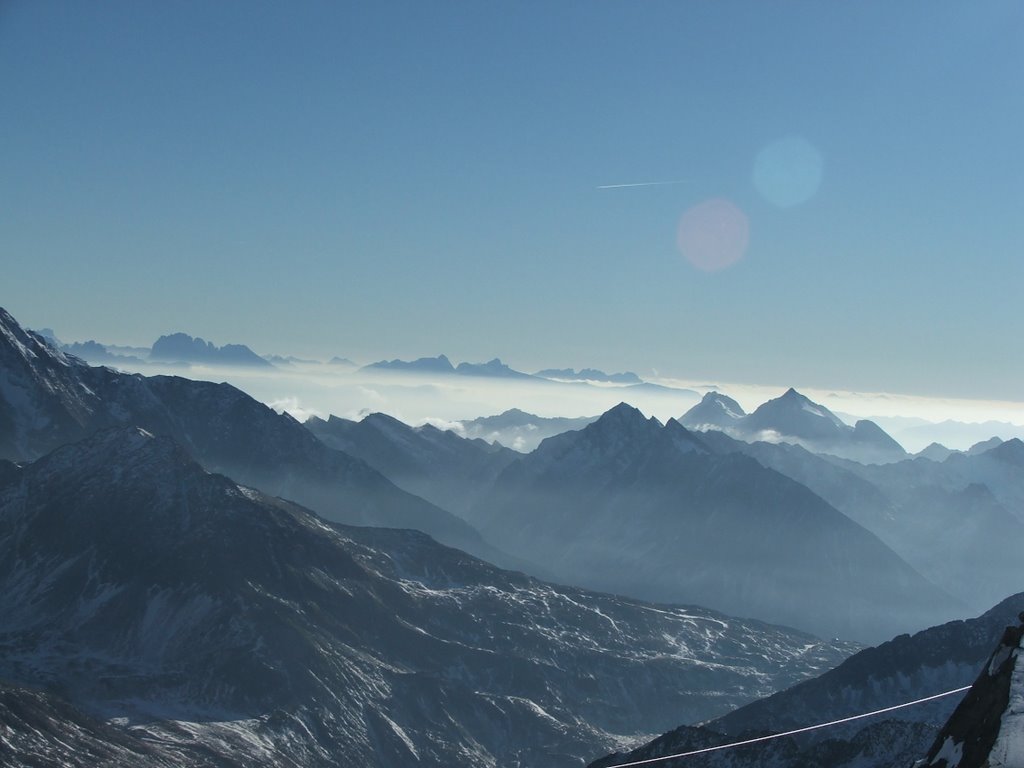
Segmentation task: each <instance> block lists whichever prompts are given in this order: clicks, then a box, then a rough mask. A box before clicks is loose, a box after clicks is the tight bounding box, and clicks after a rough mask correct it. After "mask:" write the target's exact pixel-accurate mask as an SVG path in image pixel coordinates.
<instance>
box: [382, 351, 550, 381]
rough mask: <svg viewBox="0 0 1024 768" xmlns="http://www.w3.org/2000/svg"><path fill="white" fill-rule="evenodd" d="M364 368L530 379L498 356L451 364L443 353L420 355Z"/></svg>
mask: <svg viewBox="0 0 1024 768" xmlns="http://www.w3.org/2000/svg"><path fill="white" fill-rule="evenodd" d="M363 369H364V370H379V371H404V372H407V373H434V374H438V373H440V374H458V375H459V376H486V377H490V378H499V379H532V378H534V377H533V376H530V375H529V374H528V373H520V372H519V371H513V370H512V369H511V368H509V367H508V366H507V365H505V364H504V363H503V362H501V360H499V359H498V358H494V359H493V360H491V361H489V362H486V363H459V365H458V366H457V367H456V366H453V365H452V363H451V360H449V359H448V358H447V357H446V356H445V355H438V356H437V357H421V358H419V359H417V360H409V361H407V360H381V361H380V362H377V363H370V364H369V365H366V366H364V367H363Z"/></svg>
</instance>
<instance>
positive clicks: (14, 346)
mask: <svg viewBox="0 0 1024 768" xmlns="http://www.w3.org/2000/svg"><path fill="white" fill-rule="evenodd" d="M79 364H80V363H79V361H77V360H76V359H75V358H73V357H70V356H68V355H65V354H64V353H63V352H60V351H58V350H56V349H54V348H52V347H50V346H49V345H48V344H47V342H46V341H45V340H44V339H43V337H42V336H38V335H36V334H34V333H32V332H31V331H26V330H24V329H23V328H22V327H21V326H20V325H18V323H17V322H16V321H15V320H14V318H13V317H11V315H10V314H8V313H7V312H6V311H5V310H4V309H2V308H0V458H4V459H20V458H25V457H35V456H38V455H40V454H41V453H43V452H45V451H47V450H49V448H51V447H53V446H54V445H59V444H60V443H62V442H66V441H68V440H75V439H78V438H80V437H81V436H82V435H84V434H85V425H86V424H87V423H88V421H89V420H90V418H91V415H92V412H93V410H94V409H95V407H96V404H97V402H98V399H99V398H98V397H97V396H96V394H95V393H94V392H93V391H92V390H90V389H89V387H88V386H87V385H86V384H85V382H83V381H81V380H79V379H78V378H77V377H75V376H74V375H72V374H71V373H70V372H71V371H73V370H74V369H75V368H76V366H78V365H79Z"/></svg>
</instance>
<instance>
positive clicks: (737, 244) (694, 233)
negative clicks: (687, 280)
mask: <svg viewBox="0 0 1024 768" xmlns="http://www.w3.org/2000/svg"><path fill="white" fill-rule="evenodd" d="M749 242H750V224H749V223H748V221H747V216H746V214H744V213H743V211H741V210H740V209H739V208H738V207H736V205H735V204H734V203H732V202H730V201H729V200H725V199H722V198H714V199H712V200H705V201H704V202H702V203H698V204H697V205H695V206H693V207H692V208H690V209H689V210H687V211H686V212H685V213H684V214H683V215H682V217H681V218H680V219H679V230H678V232H677V235H676V244H677V245H678V246H679V252H680V253H681V254H682V255H683V256H684V257H685V258H686V260H687V261H689V262H690V263H691V264H692V265H693V266H695V267H696V268H697V269H700V270H703V271H705V272H717V271H718V270H721V269H725V268H726V267H729V266H732V265H733V264H735V263H736V262H737V261H739V260H740V259H741V258H743V255H744V254H745V253H746V251H747V245H748V243H749Z"/></svg>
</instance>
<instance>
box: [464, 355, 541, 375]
mask: <svg viewBox="0 0 1024 768" xmlns="http://www.w3.org/2000/svg"><path fill="white" fill-rule="evenodd" d="M455 372H456V373H457V374H459V375H461V376H490V377H493V378H499V379H532V378H534V377H533V376H531V375H530V374H528V373H520V372H519V371H513V370H512V369H511V368H509V367H508V366H507V365H505V364H504V363H503V362H501V360H499V359H498V358H494V359H493V360H490V361H488V362H486V363H459V364H458V366H457V367H456V368H455Z"/></svg>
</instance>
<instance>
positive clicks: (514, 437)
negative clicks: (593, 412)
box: [459, 408, 597, 452]
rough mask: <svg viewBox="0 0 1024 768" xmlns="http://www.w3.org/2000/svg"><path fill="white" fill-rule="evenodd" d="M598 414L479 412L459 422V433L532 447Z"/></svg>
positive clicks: (516, 446) (513, 410) (579, 426)
mask: <svg viewBox="0 0 1024 768" xmlns="http://www.w3.org/2000/svg"><path fill="white" fill-rule="evenodd" d="M596 419H597V416H583V417H579V418H565V417H554V418H548V417H544V416H537V415H535V414H532V413H527V412H526V411H522V410H520V409H519V408H510V409H509V410H507V411H504V412H503V413H499V414H497V415H496V416H480V417H478V418H476V419H467V420H465V421H461V422H459V426H460V427H461V428H462V433H463V434H464V435H465V436H466V437H468V438H480V439H482V440H486V441H487V442H489V443H494V442H499V443H501V444H502V445H505V446H508V447H510V448H513V449H514V450H516V451H520V452H526V451H532V450H533V449H534V448H536V447H537V446H538V445H540V443H541V441H542V440H544V439H545V438H547V437H552V436H554V435H558V434H561V433H563V432H568V431H569V430H573V429H582V428H583V427H585V426H587V424H590V423H591V422H593V421H595V420H596Z"/></svg>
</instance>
